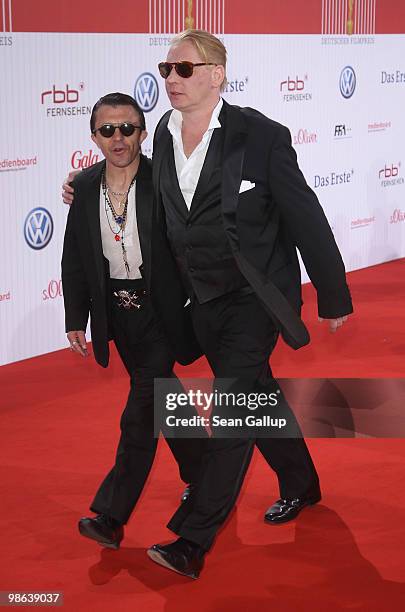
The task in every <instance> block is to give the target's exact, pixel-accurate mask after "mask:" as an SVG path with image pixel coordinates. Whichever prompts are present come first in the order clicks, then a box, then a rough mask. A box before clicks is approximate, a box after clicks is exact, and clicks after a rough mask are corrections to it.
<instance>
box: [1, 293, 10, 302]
mask: <svg viewBox="0 0 405 612" xmlns="http://www.w3.org/2000/svg"><path fill="white" fill-rule="evenodd" d="M10 300H11V291H7V293H0V302H9V301H10Z"/></svg>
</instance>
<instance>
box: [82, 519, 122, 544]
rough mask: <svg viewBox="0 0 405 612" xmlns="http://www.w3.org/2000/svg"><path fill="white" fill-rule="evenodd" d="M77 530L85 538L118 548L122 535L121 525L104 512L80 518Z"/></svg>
mask: <svg viewBox="0 0 405 612" xmlns="http://www.w3.org/2000/svg"><path fill="white" fill-rule="evenodd" d="M78 527H79V531H80V533H81V534H82V536H84V537H85V538H90V539H91V540H95V541H96V542H98V543H99V544H101V545H102V546H105V547H106V548H113V549H114V550H118V548H119V547H120V543H121V540H122V538H123V537H124V528H123V526H122V525H121V524H120V523H119V522H118V521H116V520H115V519H113V518H110V517H109V516H106V515H105V514H97V516H95V517H93V518H81V519H80V521H79V524H78Z"/></svg>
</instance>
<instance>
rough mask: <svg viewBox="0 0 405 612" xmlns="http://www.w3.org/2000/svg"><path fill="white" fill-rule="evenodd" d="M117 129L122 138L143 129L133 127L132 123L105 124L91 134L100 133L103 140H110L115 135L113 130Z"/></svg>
mask: <svg viewBox="0 0 405 612" xmlns="http://www.w3.org/2000/svg"><path fill="white" fill-rule="evenodd" d="M117 128H118V129H119V131H120V132H121V134H122V135H123V136H132V134H133V133H134V132H135V130H143V129H144V128H143V127H142V126H141V125H134V124H133V123H120V124H116V123H105V124H104V125H102V126H100V127H99V128H96V129H95V130H93V134H95V133H96V132H100V134H101V135H102V136H104V138H111V137H112V136H113V135H114V134H115V130H116V129H117Z"/></svg>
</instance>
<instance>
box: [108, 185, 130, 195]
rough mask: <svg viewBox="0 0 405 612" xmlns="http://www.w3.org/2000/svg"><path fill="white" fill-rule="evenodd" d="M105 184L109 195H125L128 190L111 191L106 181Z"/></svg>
mask: <svg viewBox="0 0 405 612" xmlns="http://www.w3.org/2000/svg"><path fill="white" fill-rule="evenodd" d="M106 185H107V189H108V191H109V192H110V193H111V195H113V196H125V195H127V193H128V191H113V190H112V189H111V187H110V185H109V184H108V183H107V182H106Z"/></svg>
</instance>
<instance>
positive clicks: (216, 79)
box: [212, 66, 225, 87]
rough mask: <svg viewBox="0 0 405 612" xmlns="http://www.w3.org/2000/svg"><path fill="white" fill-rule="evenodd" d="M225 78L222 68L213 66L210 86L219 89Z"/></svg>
mask: <svg viewBox="0 0 405 612" xmlns="http://www.w3.org/2000/svg"><path fill="white" fill-rule="evenodd" d="M224 78H225V69H224V67H223V66H215V68H214V70H213V71H212V84H213V86H214V87H221V85H222V82H223V80H224Z"/></svg>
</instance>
